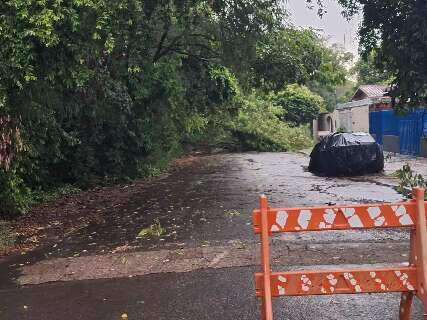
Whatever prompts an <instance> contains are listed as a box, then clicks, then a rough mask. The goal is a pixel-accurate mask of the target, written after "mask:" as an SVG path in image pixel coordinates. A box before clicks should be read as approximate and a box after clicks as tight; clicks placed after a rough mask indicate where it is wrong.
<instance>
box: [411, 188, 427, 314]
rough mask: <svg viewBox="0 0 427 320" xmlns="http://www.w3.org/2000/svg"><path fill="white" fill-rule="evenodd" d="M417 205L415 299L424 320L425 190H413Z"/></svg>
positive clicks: (426, 267) (426, 289)
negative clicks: (422, 307) (418, 303)
mask: <svg viewBox="0 0 427 320" xmlns="http://www.w3.org/2000/svg"><path fill="white" fill-rule="evenodd" d="M412 193H413V195H415V201H416V203H417V222H416V229H415V257H414V258H415V264H416V266H417V278H418V283H417V297H418V298H419V299H420V300H421V302H422V303H423V306H424V319H427V314H426V311H427V227H426V211H425V203H424V193H425V190H424V189H422V188H414V189H413V191H412Z"/></svg>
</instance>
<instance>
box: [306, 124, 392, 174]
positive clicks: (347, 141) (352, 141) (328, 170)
mask: <svg viewBox="0 0 427 320" xmlns="http://www.w3.org/2000/svg"><path fill="white" fill-rule="evenodd" d="M383 169H384V154H383V148H382V146H381V145H379V144H378V143H377V142H376V141H375V139H374V138H373V137H372V136H371V135H370V134H368V133H364V132H354V133H333V134H330V135H328V136H326V137H324V138H323V139H322V140H321V141H320V142H319V143H318V144H316V146H315V147H314V149H313V151H312V152H311V154H310V165H309V167H308V170H309V171H310V172H313V173H316V174H320V175H326V176H356V175H364V174H370V173H377V172H381V171H382V170H383Z"/></svg>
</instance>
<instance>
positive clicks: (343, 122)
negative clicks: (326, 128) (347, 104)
mask: <svg viewBox="0 0 427 320" xmlns="http://www.w3.org/2000/svg"><path fill="white" fill-rule="evenodd" d="M338 114H339V119H340V128H341V129H344V131H346V132H352V131H353V130H352V128H353V126H352V119H351V118H352V112H351V109H342V110H339V111H338Z"/></svg>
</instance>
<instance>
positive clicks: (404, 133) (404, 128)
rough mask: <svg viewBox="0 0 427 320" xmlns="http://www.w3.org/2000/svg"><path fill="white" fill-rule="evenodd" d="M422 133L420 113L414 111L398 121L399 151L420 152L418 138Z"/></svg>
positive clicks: (406, 152) (411, 153) (405, 152)
mask: <svg viewBox="0 0 427 320" xmlns="http://www.w3.org/2000/svg"><path fill="white" fill-rule="evenodd" d="M422 134H423V120H422V113H420V112H414V113H411V114H409V115H407V116H406V117H405V118H403V119H401V120H400V121H399V136H400V153H402V154H410V155H418V154H420V138H421V136H422Z"/></svg>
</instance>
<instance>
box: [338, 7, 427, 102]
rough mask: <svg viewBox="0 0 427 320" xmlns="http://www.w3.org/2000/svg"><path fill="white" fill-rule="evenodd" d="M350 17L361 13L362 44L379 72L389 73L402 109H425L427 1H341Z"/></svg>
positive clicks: (394, 92) (426, 94) (393, 93)
mask: <svg viewBox="0 0 427 320" xmlns="http://www.w3.org/2000/svg"><path fill="white" fill-rule="evenodd" d="M339 2H340V3H341V4H342V5H343V6H344V7H345V8H346V14H347V15H348V16H351V15H353V14H354V13H356V12H358V11H359V10H361V11H362V12H363V22H362V26H361V28H360V32H359V33H360V44H361V47H362V49H363V52H364V54H365V56H367V55H369V54H371V52H372V51H373V50H374V51H375V52H376V53H377V55H378V59H376V60H375V63H376V64H377V67H378V68H379V69H380V70H388V71H389V72H390V74H391V76H392V81H391V83H392V84H394V90H393V92H392V95H393V96H395V97H398V98H399V104H400V105H401V106H403V107H404V106H420V105H425V103H426V97H427V59H426V56H425V54H426V52H427V20H426V16H427V1H425V0H339Z"/></svg>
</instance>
